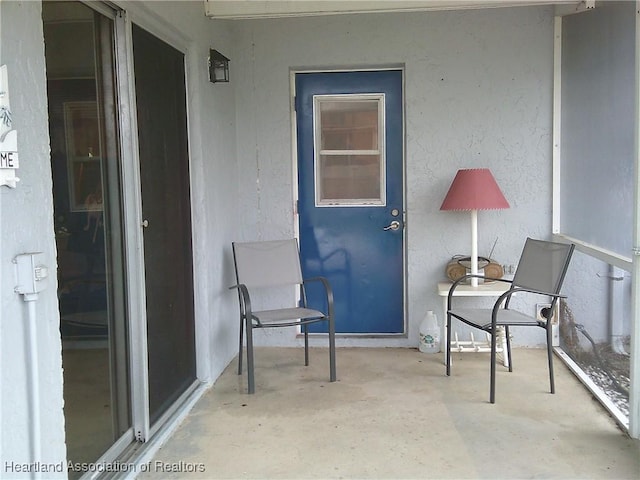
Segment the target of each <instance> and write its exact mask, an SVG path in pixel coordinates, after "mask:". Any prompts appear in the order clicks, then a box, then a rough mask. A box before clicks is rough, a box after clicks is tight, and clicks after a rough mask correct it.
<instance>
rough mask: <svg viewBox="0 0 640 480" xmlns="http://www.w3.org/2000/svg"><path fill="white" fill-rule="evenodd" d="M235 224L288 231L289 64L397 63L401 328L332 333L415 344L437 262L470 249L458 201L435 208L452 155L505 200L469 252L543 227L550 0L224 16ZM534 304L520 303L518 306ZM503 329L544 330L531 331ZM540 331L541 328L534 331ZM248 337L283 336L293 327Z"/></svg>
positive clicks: (520, 239)
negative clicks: (402, 118) (404, 273)
mask: <svg viewBox="0 0 640 480" xmlns="http://www.w3.org/2000/svg"><path fill="white" fill-rule="evenodd" d="M234 28H235V39H236V44H237V45H238V48H237V49H236V56H235V57H234V59H233V63H232V65H233V81H234V82H235V83H236V93H237V119H238V120H237V121H238V123H237V126H238V128H237V132H238V140H237V143H238V163H239V165H240V171H241V172H242V174H241V176H240V177H239V180H240V189H239V191H240V198H239V206H240V214H241V218H242V225H243V237H244V238H245V239H255V238H264V239H267V238H280V237H283V236H288V235H292V234H293V233H294V222H295V217H294V214H293V196H292V191H293V185H294V179H293V166H292V165H293V152H292V147H291V145H292V138H291V137H292V132H291V107H290V95H291V92H290V83H289V73H290V70H291V69H298V68H300V69H316V68H317V69H323V68H325V69H326V68H332V67H348V68H352V67H376V66H395V65H398V64H402V65H404V68H405V78H406V85H405V97H406V111H405V115H406V198H407V202H406V209H407V229H406V234H407V245H408V250H407V256H408V290H407V293H408V309H409V313H408V315H409V336H408V338H407V339H397V340H389V339H384V340H380V341H372V340H353V339H349V340H343V341H341V344H343V345H345V344H358V345H360V344H366V345H373V344H384V345H389V346H392V345H405V346H415V345H417V328H418V325H419V323H420V320H421V319H422V317H423V316H424V314H425V312H426V311H427V310H429V309H433V310H435V311H436V312H438V313H439V317H440V320H441V321H442V318H441V317H442V314H441V313H440V312H441V305H442V302H441V299H440V298H439V297H438V296H437V295H436V293H435V283H436V282H437V281H438V280H439V279H441V278H443V276H444V274H443V272H444V267H445V265H446V262H447V261H448V260H449V259H450V258H451V257H452V256H453V255H456V254H467V255H468V254H469V250H470V227H469V225H470V221H469V216H468V214H467V213H462V212H461V213H455V212H441V211H440V210H439V208H440V204H441V202H442V199H443V198H444V196H445V194H446V192H447V189H448V187H449V185H450V183H451V180H452V179H453V177H454V175H455V173H456V171H457V170H458V169H460V168H472V167H489V168H491V170H492V172H493V174H494V176H495V177H496V179H497V181H498V183H499V184H500V186H501V187H502V190H503V192H504V194H505V196H506V198H507V199H508V201H509V202H510V204H511V208H510V209H509V210H502V211H488V212H480V214H479V253H480V254H481V255H488V253H489V252H490V250H491V248H492V245H493V243H494V241H495V240H496V238H497V239H498V242H497V244H496V248H495V251H494V253H493V256H494V258H496V259H497V260H498V261H500V262H501V263H505V264H515V263H516V262H517V259H518V257H519V253H520V251H521V248H522V245H523V243H524V239H525V237H526V236H532V237H537V238H549V234H550V231H551V150H552V145H551V127H552V80H553V10H552V9H551V8H548V7H542V8H503V9H489V10H470V11H455V12H425V13H411V14H402V13H398V14H384V15H382V14H366V15H357V16H354V15H344V16H340V15H338V16H329V17H317V18H298V19H269V20H245V21H238V22H236V23H234ZM531 308H533V307H531ZM530 330H531V329H529V330H528V331H527V332H526V333H525V332H516V334H515V343H516V344H527V345H533V344H535V345H537V344H540V343H543V342H544V339H543V336H542V335H541V334H542V331H540V332H532V333H528V332H529V331H530ZM538 333H540V334H538ZM265 335H266V338H265V337H264V336H261V337H258V339H257V341H259V342H260V341H262V342H263V343H267V344H285V345H286V344H292V343H293V342H295V340H294V338H293V335H292V333H290V332H286V331H285V330H284V329H277V331H276V332H269V334H265Z"/></svg>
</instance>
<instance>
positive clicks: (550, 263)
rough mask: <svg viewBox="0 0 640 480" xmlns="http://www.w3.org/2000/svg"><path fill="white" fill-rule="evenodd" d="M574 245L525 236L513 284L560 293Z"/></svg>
mask: <svg viewBox="0 0 640 480" xmlns="http://www.w3.org/2000/svg"><path fill="white" fill-rule="evenodd" d="M574 247H575V245H573V244H566V243H556V242H547V241H544V240H534V239H532V238H527V241H526V242H525V244H524V249H523V250H522V255H521V256H520V261H519V262H518V268H517V270H516V274H515V275H514V277H513V286H514V287H522V288H527V289H531V290H537V291H540V292H545V293H553V294H558V293H560V288H561V287H562V282H563V280H564V276H565V274H566V273H567V269H568V268H569V261H570V260H571V255H572V254H573V249H574Z"/></svg>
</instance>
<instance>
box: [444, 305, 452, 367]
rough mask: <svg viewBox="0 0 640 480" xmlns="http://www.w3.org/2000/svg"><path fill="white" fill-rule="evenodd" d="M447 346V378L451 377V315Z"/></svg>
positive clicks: (448, 320) (448, 325) (449, 317)
mask: <svg viewBox="0 0 640 480" xmlns="http://www.w3.org/2000/svg"><path fill="white" fill-rule="evenodd" d="M445 343H446V344H447V345H446V346H445V348H446V350H445V352H447V353H446V356H445V363H446V367H447V376H450V375H451V315H450V314H449V313H447V338H446V342H445Z"/></svg>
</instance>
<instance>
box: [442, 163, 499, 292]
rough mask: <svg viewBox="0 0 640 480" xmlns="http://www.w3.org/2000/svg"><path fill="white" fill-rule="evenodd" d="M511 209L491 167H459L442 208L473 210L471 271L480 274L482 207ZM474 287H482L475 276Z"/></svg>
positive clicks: (484, 208) (473, 279)
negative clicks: (479, 251)
mask: <svg viewBox="0 0 640 480" xmlns="http://www.w3.org/2000/svg"><path fill="white" fill-rule="evenodd" d="M499 208H509V202H507V200H506V199H505V198H504V195H503V194H502V191H501V190H500V187H498V184H497V183H496V180H495V178H493V175H492V174H491V171H490V170H489V169H488V168H471V169H463V170H458V173H456V176H455V178H454V179H453V182H452V183H451V187H449V191H448V192H447V196H446V197H444V201H443V202H442V206H441V207H440V210H465V211H467V210H468V211H470V212H471V274H472V275H477V274H478V210H493V209H499ZM471 286H472V287H477V286H478V278H477V277H472V278H471Z"/></svg>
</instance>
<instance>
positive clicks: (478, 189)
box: [440, 168, 509, 210]
mask: <svg viewBox="0 0 640 480" xmlns="http://www.w3.org/2000/svg"><path fill="white" fill-rule="evenodd" d="M498 208H509V202H507V199H506V198H504V195H503V194H502V191H501V190H500V187H498V184H497V183H496V180H495V178H493V175H492V174H491V171H490V170H489V169H488V168H471V169H467V170H458V173H457V174H456V176H455V178H454V179H453V182H452V183H451V187H449V192H448V193H447V196H446V197H445V198H444V201H443V202H442V206H441V207H440V210H492V209H498Z"/></svg>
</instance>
